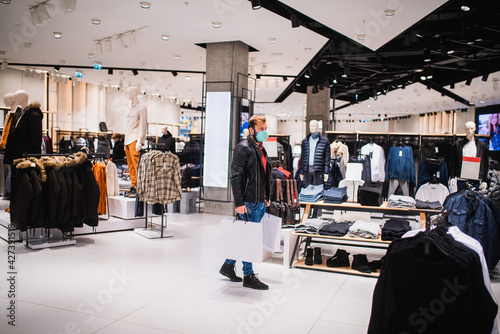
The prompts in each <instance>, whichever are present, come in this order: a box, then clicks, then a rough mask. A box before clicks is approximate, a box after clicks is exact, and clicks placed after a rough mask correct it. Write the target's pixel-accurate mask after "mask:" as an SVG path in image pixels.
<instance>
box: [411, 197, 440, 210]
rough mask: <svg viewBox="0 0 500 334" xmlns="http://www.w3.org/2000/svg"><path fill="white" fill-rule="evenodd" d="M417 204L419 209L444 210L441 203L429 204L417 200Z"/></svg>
mask: <svg viewBox="0 0 500 334" xmlns="http://www.w3.org/2000/svg"><path fill="white" fill-rule="evenodd" d="M415 202H416V206H417V208H419V209H429V210H441V209H442V208H443V206H442V205H441V203H439V202H438V201H434V202H429V201H420V200H418V199H417V200H415Z"/></svg>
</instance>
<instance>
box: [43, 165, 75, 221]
mask: <svg viewBox="0 0 500 334" xmlns="http://www.w3.org/2000/svg"><path fill="white" fill-rule="evenodd" d="M40 160H41V161H42V164H43V166H44V168H45V173H46V174H47V180H46V181H45V182H44V183H43V185H42V188H43V193H44V198H43V202H44V204H43V207H44V221H45V226H46V227H50V228H56V227H58V226H57V221H58V220H57V219H56V217H57V213H58V212H59V211H60V210H61V208H64V205H61V203H60V200H62V199H64V200H65V201H66V199H67V197H68V196H67V194H61V186H60V182H59V180H58V173H59V172H58V171H56V168H57V167H56V165H57V161H56V160H55V159H53V158H51V157H42V158H41V159H40ZM61 195H62V196H61Z"/></svg>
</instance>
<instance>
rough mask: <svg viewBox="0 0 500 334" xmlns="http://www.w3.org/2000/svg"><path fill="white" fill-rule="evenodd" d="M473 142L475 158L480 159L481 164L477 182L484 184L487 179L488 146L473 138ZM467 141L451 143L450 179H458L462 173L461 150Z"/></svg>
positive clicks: (461, 140)
mask: <svg viewBox="0 0 500 334" xmlns="http://www.w3.org/2000/svg"><path fill="white" fill-rule="evenodd" d="M474 141H475V142H476V151H477V153H476V157H480V158H481V164H480V167H479V180H482V181H483V182H486V181H487V180H486V179H487V177H488V164H489V161H488V146H487V145H486V144H485V143H483V142H482V141H480V140H478V139H477V138H476V137H474ZM468 142H469V140H468V139H467V138H464V139H460V140H457V141H456V142H455V143H453V150H452V154H451V175H450V177H460V173H461V171H462V158H463V153H462V152H463V149H464V146H465V144H467V143H468Z"/></svg>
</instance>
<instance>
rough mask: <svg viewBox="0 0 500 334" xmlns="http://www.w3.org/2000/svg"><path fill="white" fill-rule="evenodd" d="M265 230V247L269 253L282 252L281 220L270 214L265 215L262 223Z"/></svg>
mask: <svg viewBox="0 0 500 334" xmlns="http://www.w3.org/2000/svg"><path fill="white" fill-rule="evenodd" d="M260 223H261V224H262V228H263V232H262V234H263V238H264V240H263V246H264V249H265V250H266V251H268V252H272V253H273V252H276V253H278V252H280V242H281V218H280V217H277V216H273V215H271V214H269V213H266V214H264V218H262V220H261V221H260Z"/></svg>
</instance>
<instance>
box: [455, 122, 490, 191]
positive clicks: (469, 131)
mask: <svg viewBox="0 0 500 334" xmlns="http://www.w3.org/2000/svg"><path fill="white" fill-rule="evenodd" d="M475 132H476V123H474V122H467V123H465V136H466V137H467V139H468V140H469V143H474V146H476V145H475V141H474V133H475ZM475 149H476V150H477V148H475ZM472 150H474V148H472ZM474 151H475V150H474ZM462 154H463V156H464V157H467V156H474V157H475V156H476V154H475V152H473V154H467V152H466V148H465V147H464V149H463V151H462ZM457 163H461V162H457ZM484 177H486V175H485V176H484ZM456 181H457V178H456V177H455V178H453V179H451V180H450V185H451V186H452V187H454V186H455V185H456ZM486 187H487V184H486V182H481V189H486Z"/></svg>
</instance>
